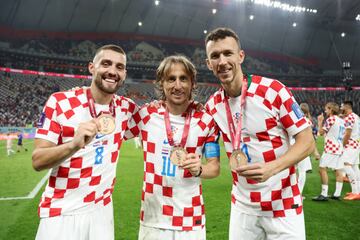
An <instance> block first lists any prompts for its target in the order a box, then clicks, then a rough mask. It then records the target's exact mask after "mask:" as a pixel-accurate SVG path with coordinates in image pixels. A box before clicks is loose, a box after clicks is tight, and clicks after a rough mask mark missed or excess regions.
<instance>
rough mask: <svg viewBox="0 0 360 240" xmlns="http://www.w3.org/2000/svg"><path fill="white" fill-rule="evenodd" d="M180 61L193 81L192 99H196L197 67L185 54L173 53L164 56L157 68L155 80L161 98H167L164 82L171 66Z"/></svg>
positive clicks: (156, 89) (157, 92)
mask: <svg viewBox="0 0 360 240" xmlns="http://www.w3.org/2000/svg"><path fill="white" fill-rule="evenodd" d="M176 63H180V64H182V65H183V66H184V68H185V71H186V74H188V75H189V77H190V79H191V83H192V91H191V96H190V97H191V99H194V97H195V95H196V93H197V88H196V74H197V72H196V68H195V66H194V64H193V63H192V62H191V61H190V60H189V59H187V58H186V57H185V56H181V55H173V56H169V57H166V58H164V60H162V62H161V63H160V65H159V67H158V68H157V70H156V80H155V91H156V94H157V95H158V97H159V99H161V100H165V93H164V87H163V83H164V80H165V79H166V77H167V76H168V75H169V74H170V69H171V67H172V66H173V65H174V64H176Z"/></svg>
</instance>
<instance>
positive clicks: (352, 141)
mask: <svg viewBox="0 0 360 240" xmlns="http://www.w3.org/2000/svg"><path fill="white" fill-rule="evenodd" d="M352 108H353V103H352V102H351V101H344V102H343V103H342V104H341V111H342V113H343V114H344V115H345V118H344V121H345V135H344V139H343V144H344V148H345V149H344V153H343V154H342V156H341V158H342V160H343V161H344V164H345V172H346V174H347V175H348V177H349V180H350V185H351V193H349V194H348V195H347V196H345V197H344V199H345V200H360V171H359V153H360V143H359V141H358V139H359V138H360V119H359V116H358V115H357V114H355V113H354V112H353V110H352Z"/></svg>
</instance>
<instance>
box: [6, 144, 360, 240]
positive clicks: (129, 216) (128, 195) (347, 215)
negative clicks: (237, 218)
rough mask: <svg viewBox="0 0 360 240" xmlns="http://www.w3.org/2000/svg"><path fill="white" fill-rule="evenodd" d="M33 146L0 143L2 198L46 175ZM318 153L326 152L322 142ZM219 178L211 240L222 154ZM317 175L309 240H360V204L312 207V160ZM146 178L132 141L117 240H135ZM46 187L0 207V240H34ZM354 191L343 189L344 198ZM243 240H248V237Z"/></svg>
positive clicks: (212, 216)
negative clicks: (10, 149) (11, 147)
mask: <svg viewBox="0 0 360 240" xmlns="http://www.w3.org/2000/svg"><path fill="white" fill-rule="evenodd" d="M32 144H33V143H32V141H29V140H28V141H25V145H26V146H27V147H28V148H29V151H28V152H20V153H16V154H14V155H12V156H10V157H7V156H6V148H5V141H0V198H1V197H16V196H26V195H27V194H29V192H30V191H32V189H33V188H34V187H35V186H36V184H37V183H38V182H39V181H40V179H41V178H42V177H43V176H44V175H45V174H46V171H43V172H36V171H34V170H33V169H32V167H31V150H32ZM317 144H318V148H319V149H320V150H321V151H322V149H323V141H322V139H319V141H318V143H317ZM221 154H222V157H221V174H220V176H219V177H218V178H215V179H211V180H203V192H204V198H205V207H206V214H207V224H206V230H207V239H209V240H226V239H228V224H229V213H230V190H231V175H230V171H229V167H228V163H227V160H226V157H225V153H224V150H223V148H222V153H221ZM312 163H313V171H312V173H308V174H307V180H306V185H305V189H304V193H303V195H304V196H305V197H306V199H305V200H304V212H305V223H306V235H307V239H319V240H321V239H323V240H327V239H334V240H335V239H336V240H338V239H360V234H359V233H358V231H359V227H360V218H359V216H360V215H359V214H360V201H344V200H343V201H332V200H330V201H329V202H324V203H323V202H321V203H318V202H313V201H311V197H313V196H316V195H318V194H319V193H320V188H321V187H320V178H319V175H318V162H317V161H315V160H313V161H312ZM329 177H330V178H329V179H330V186H329V194H332V193H333V192H334V187H335V180H334V179H335V178H334V174H333V173H332V172H330V171H329ZM142 178H143V160H142V153H141V151H140V150H137V149H135V147H134V144H133V142H132V141H130V142H125V143H123V145H122V147H121V153H120V160H119V163H118V166H117V183H116V187H115V191H114V194H113V200H114V212H115V234H116V239H122V240H132V239H137V233H138V227H139V208H140V196H141V186H142ZM43 188H44V187H42V188H41V190H40V192H39V193H38V194H37V195H36V197H35V198H33V199H24V200H7V201H0V239H4V240H5V239H6V240H7V239H11V240H17V239H34V237H35V234H36V230H37V225H38V222H39V219H38V216H37V205H38V203H39V198H40V195H41V192H42V190H43ZM349 190H350V186H349V184H348V183H345V184H344V188H343V195H344V194H345V193H346V192H348V191H349ZM242 239H246V236H244V237H243V238H242Z"/></svg>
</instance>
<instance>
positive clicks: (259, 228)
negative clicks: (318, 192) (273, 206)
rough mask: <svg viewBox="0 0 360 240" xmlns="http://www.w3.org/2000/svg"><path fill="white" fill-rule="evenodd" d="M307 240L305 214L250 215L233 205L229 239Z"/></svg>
mask: <svg viewBox="0 0 360 240" xmlns="http://www.w3.org/2000/svg"><path fill="white" fill-rule="evenodd" d="M240 239H246V240H262V239H266V240H305V223H304V214H303V213H301V214H299V215H296V216H291V217H278V218H273V217H263V216H254V215H248V214H246V213H242V212H240V211H239V210H238V209H236V207H233V206H232V207H231V215H230V229H229V240H240Z"/></svg>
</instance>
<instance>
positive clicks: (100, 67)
mask: <svg viewBox="0 0 360 240" xmlns="http://www.w3.org/2000/svg"><path fill="white" fill-rule="evenodd" d="M89 71H90V73H91V74H92V76H93V83H94V84H95V86H96V88H97V89H99V90H100V91H102V92H104V93H107V94H114V93H116V92H117V90H118V89H119V88H120V87H121V86H122V84H123V82H124V80H125V78H126V56H125V55H124V54H122V53H119V52H116V51H113V50H111V49H104V50H101V51H100V52H99V53H98V54H97V55H96V56H95V58H94V60H93V62H91V63H90V64H89Z"/></svg>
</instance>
